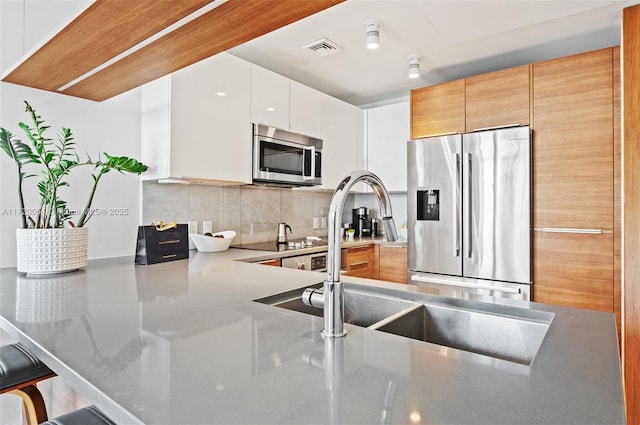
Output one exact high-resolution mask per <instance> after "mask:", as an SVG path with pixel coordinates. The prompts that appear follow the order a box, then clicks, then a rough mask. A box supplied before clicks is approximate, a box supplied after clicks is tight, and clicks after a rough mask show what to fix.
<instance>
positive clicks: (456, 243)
mask: <svg viewBox="0 0 640 425" xmlns="http://www.w3.org/2000/svg"><path fill="white" fill-rule="evenodd" d="M453 171H454V172H453V190H454V196H452V197H451V198H452V199H453V212H454V214H453V256H454V257H459V256H460V220H461V217H460V154H459V153H457V152H456V166H455V168H454V170H453Z"/></svg>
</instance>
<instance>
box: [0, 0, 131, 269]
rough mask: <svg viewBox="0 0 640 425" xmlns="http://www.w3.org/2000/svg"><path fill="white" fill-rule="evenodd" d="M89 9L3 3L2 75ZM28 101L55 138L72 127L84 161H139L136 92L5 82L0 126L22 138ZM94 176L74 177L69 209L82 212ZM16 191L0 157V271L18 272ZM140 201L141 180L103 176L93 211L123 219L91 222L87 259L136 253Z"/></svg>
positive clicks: (14, 0)
mask: <svg viewBox="0 0 640 425" xmlns="http://www.w3.org/2000/svg"><path fill="white" fill-rule="evenodd" d="M88 4H90V2H88V1H85V0H76V1H55V0H50V1H34V0H27V1H20V0H0V66H1V67H2V68H1V69H0V71H1V72H2V73H4V72H5V71H6V70H7V69H8V67H9V66H11V65H12V64H13V63H14V62H15V61H17V60H19V59H20V57H21V56H22V54H23V53H25V52H28V51H30V50H31V49H32V48H33V47H34V45H36V44H38V43H40V42H41V39H42V37H48V35H49V34H50V33H51V32H52V31H56V30H58V29H59V28H61V27H62V26H63V25H64V24H65V23H66V22H68V21H69V20H70V19H72V18H73V17H75V15H76V14H77V13H78V12H79V11H81V10H82V9H83V8H84V7H86V6H87V5H88ZM25 22H26V27H25V25H24V23H25ZM38 37H40V38H38ZM16 39H18V41H16ZM17 44H19V45H17ZM24 100H27V101H29V103H30V104H31V105H32V106H33V107H34V108H35V109H36V110H37V112H38V114H39V115H42V117H43V118H44V119H45V120H46V122H47V124H49V125H50V126H51V129H50V130H49V137H53V138H55V137H56V136H57V134H58V132H59V130H60V128H61V127H63V126H64V127H68V128H70V129H71V130H72V131H73V133H74V136H75V142H76V143H77V145H76V148H77V151H78V153H80V154H81V157H82V156H83V155H84V154H85V152H86V153H89V154H90V155H91V156H92V157H93V158H95V157H96V156H97V154H98V152H105V151H106V152H107V153H109V154H111V155H127V156H133V157H136V158H139V157H140V101H141V99H140V90H139V89H135V90H132V91H130V92H128V93H125V94H123V95H120V96H117V97H115V98H113V99H110V100H107V101H105V102H101V103H98V102H93V101H89V100H83V99H78V98H74V97H70V96H65V95H61V94H56V93H51V92H46V91H42V90H36V89H30V88H26V87H22V86H17V85H14V84H7V83H0V126H2V127H4V128H6V129H8V130H9V131H11V132H12V133H14V134H16V135H18V136H19V137H20V138H22V139H23V140H24V136H23V134H22V130H21V129H20V128H19V127H18V122H19V121H24V122H27V123H28V122H29V121H28V120H29V116H28V115H27V114H26V113H25V112H24V102H23V101H24ZM75 171H80V170H75ZM90 171H91V170H88V169H87V170H82V171H81V172H78V173H74V174H73V175H72V176H71V178H70V179H69V181H70V187H69V188H65V189H64V195H63V199H65V200H66V201H67V203H68V205H69V207H70V208H72V209H81V208H83V207H84V204H85V202H86V199H87V196H88V194H89V190H90V187H91V183H92V180H91V176H90V175H89V174H90ZM36 182H37V178H32V179H30V180H28V182H27V185H28V189H27V190H28V191H29V193H30V196H28V197H27V199H26V201H27V203H28V205H27V207H33V208H35V207H37V205H36V204H34V202H29V200H32V201H33V200H37V188H35V183H36ZM16 185H17V177H16V170H15V167H14V165H13V163H12V161H11V160H10V159H9V158H7V157H6V155H5V154H4V152H1V151H0V267H14V266H15V263H16V254H15V229H16V227H18V226H19V225H20V220H19V217H18V216H16V215H13V214H11V209H13V208H17V207H18V199H17V192H16V190H15V188H16ZM140 199H141V194H140V179H139V177H137V176H132V175H121V174H118V173H109V174H107V175H105V176H104V177H103V178H102V180H101V183H100V186H99V187H98V191H97V192H96V196H95V198H94V202H93V205H92V207H93V208H94V209H106V210H107V213H109V210H110V209H119V210H120V211H121V212H125V213H124V214H121V215H114V214H107V215H105V216H94V217H93V218H92V219H91V220H90V221H89V224H88V226H89V258H90V259H95V258H106V257H115V256H121V255H133V254H134V252H135V240H136V229H137V226H138V223H139V222H140ZM3 212H4V214H3Z"/></svg>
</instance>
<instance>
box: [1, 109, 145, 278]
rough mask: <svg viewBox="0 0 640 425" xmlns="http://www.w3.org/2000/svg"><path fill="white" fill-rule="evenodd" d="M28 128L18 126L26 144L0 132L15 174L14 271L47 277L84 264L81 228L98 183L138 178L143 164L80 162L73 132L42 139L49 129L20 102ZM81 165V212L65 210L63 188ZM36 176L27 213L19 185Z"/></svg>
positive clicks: (115, 159)
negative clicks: (86, 180) (84, 186)
mask: <svg viewBox="0 0 640 425" xmlns="http://www.w3.org/2000/svg"><path fill="white" fill-rule="evenodd" d="M25 105H26V112H27V113H28V114H29V117H30V119H31V126H30V125H28V124H25V123H23V122H20V123H18V126H19V127H20V128H21V129H22V130H23V131H24V133H25V135H26V136H27V140H28V141H27V142H23V141H22V140H20V139H18V138H17V137H15V136H14V135H13V134H12V133H11V132H10V131H8V130H6V129H5V128H0V147H1V148H2V150H3V151H4V152H5V153H6V154H7V155H8V156H9V158H11V159H12V160H13V161H14V163H15V164H16V168H17V173H18V187H17V192H18V202H19V208H18V209H17V212H18V213H19V216H20V219H21V224H22V228H19V229H17V231H16V240H17V255H18V258H17V260H18V261H17V268H18V271H19V272H26V273H30V274H49V273H59V272H64V271H69V270H75V269H78V268H81V267H84V266H85V265H86V264H87V242H88V230H87V228H86V227H85V225H86V224H87V222H88V221H89V219H90V218H91V216H92V209H91V204H92V202H93V198H94V195H95V193H96V188H97V186H98V183H99V182H100V181H101V179H102V177H103V176H104V175H105V174H107V173H108V172H110V171H112V170H115V171H118V172H120V173H134V174H138V175H139V174H141V173H143V172H145V171H146V170H147V166H146V165H144V164H142V163H141V162H139V161H137V160H135V159H133V158H129V157H126V156H111V155H109V154H107V153H106V152H105V153H104V154H103V155H104V159H103V155H101V154H98V156H97V158H96V159H95V160H94V159H93V158H91V157H90V156H89V155H88V154H87V155H86V158H85V159H81V158H80V156H79V155H78V153H77V152H76V149H75V142H74V138H73V133H72V132H71V130H70V129H68V128H64V127H63V128H62V129H61V131H60V133H59V134H58V138H57V140H53V139H50V138H48V137H47V135H46V132H47V130H48V129H49V126H48V125H46V124H45V121H44V120H43V119H42V117H41V116H40V115H38V114H37V113H36V111H35V109H33V108H32V107H31V105H30V104H29V103H28V102H27V101H25ZM83 166H89V167H93V172H92V174H91V175H92V178H93V179H92V180H93V182H92V184H91V189H90V191H89V195H88V199H87V202H86V204H85V205H84V208H83V209H82V210H79V211H78V212H77V213H78V214H79V217H78V218H77V219H75V217H74V215H75V214H74V212H73V211H71V210H69V208H68V207H67V203H66V202H65V201H64V200H63V199H62V197H61V195H63V193H62V192H63V190H61V189H63V188H66V187H68V186H69V183H68V182H67V177H68V176H69V173H70V172H71V171H72V170H74V169H76V168H78V167H83ZM34 177H39V178H40V180H39V181H38V182H37V184H36V186H37V189H38V192H39V195H40V203H39V205H38V206H37V207H36V208H32V209H28V208H26V206H25V201H24V185H25V182H26V181H27V180H29V179H31V178H34Z"/></svg>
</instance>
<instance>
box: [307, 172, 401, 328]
mask: <svg viewBox="0 0 640 425" xmlns="http://www.w3.org/2000/svg"><path fill="white" fill-rule="evenodd" d="M359 182H364V183H367V184H368V185H369V186H371V188H372V189H373V193H374V194H375V195H376V198H377V200H378V205H379V207H380V215H381V217H382V223H383V226H384V232H385V235H386V237H387V240H389V241H390V242H393V241H395V240H396V239H398V234H397V231H396V225H395V223H394V221H393V217H392V213H391V198H390V197H389V192H387V189H386V188H385V187H384V184H382V181H381V180H380V178H378V176H376V175H375V174H373V173H371V172H369V171H354V172H353V173H351V174H349V175H348V176H347V177H345V178H344V180H342V182H340V184H339V185H338V188H337V189H336V191H335V193H334V194H333V197H332V198H331V204H330V206H329V218H328V223H327V227H328V231H329V246H328V251H329V252H328V255H327V257H328V259H327V280H325V281H324V285H323V299H322V301H320V300H317V299H316V300H313V298H314V297H313V296H312V295H313V294H309V296H308V298H307V299H306V300H305V302H306V303H309V304H310V305H314V306H316V307H323V308H324V328H323V329H322V335H323V336H325V337H328V338H336V337H342V336H344V335H345V334H346V331H345V330H344V303H343V300H344V288H343V286H342V282H341V281H340V260H341V252H340V239H341V235H340V222H341V218H342V209H343V208H344V202H345V199H346V197H347V195H348V194H349V191H350V190H351V188H353V186H354V185H355V184H356V183H359ZM305 292H306V291H305ZM318 295H319V294H317V293H316V297H317V296H318ZM303 297H305V296H304V295H303Z"/></svg>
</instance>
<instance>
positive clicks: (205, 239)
mask: <svg viewBox="0 0 640 425" xmlns="http://www.w3.org/2000/svg"><path fill="white" fill-rule="evenodd" d="M215 235H222V236H224V238H214V237H212V236H205V235H201V234H198V233H191V234H190V235H189V236H190V237H191V240H192V241H193V243H194V245H195V246H196V248H197V249H198V251H202V252H218V251H226V250H227V249H229V245H231V242H232V241H233V238H235V237H236V232H234V231H233V230H225V231H224V232H218V233H213V236H215Z"/></svg>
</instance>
